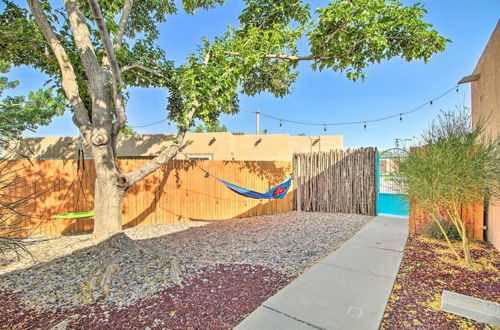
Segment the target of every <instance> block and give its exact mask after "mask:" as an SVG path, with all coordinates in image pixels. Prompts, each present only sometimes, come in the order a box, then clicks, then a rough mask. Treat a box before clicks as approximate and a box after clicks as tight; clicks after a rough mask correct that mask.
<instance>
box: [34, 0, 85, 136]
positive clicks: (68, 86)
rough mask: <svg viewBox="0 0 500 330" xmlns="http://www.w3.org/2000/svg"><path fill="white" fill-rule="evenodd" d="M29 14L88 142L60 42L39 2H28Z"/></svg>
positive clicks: (71, 73)
mask: <svg viewBox="0 0 500 330" xmlns="http://www.w3.org/2000/svg"><path fill="white" fill-rule="evenodd" d="M28 5H29V7H30V9H31V13H32V14H33V17H35V20H36V22H37V25H38V27H39V29H40V32H41V33H42V34H43V36H44V38H45V40H47V43H48V44H49V46H50V48H51V49H52V52H53V53H54V56H55V57H56V60H57V63H58V64H59V68H60V69H61V80H62V88H63V90H64V93H65V94H66V97H67V98H68V100H69V102H70V104H71V107H72V108H73V121H74V122H75V124H76V125H77V127H78V128H79V129H80V132H81V134H82V135H83V136H84V137H85V139H86V140H87V141H88V140H89V138H90V131H91V123H90V118H89V115H88V111H87V108H86V107H85V104H84V103H83V101H82V99H81V98H80V93H79V91H78V84H77V80H76V75H75V71H74V68H73V66H72V65H71V61H70V60H69V57H68V54H67V53H66V51H65V50H64V47H63V46H62V44H61V42H60V40H59V39H58V38H57V36H56V34H55V33H54V31H53V30H52V27H51V26H50V23H49V21H48V20H47V17H46V16H45V14H44V13H43V10H42V7H41V5H40V1H38V0H28Z"/></svg>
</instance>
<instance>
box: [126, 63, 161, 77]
mask: <svg viewBox="0 0 500 330" xmlns="http://www.w3.org/2000/svg"><path fill="white" fill-rule="evenodd" d="M133 69H139V70H142V71H145V72H148V73H151V74H153V75H155V76H157V77H160V78H164V79H168V77H165V75H163V74H162V73H160V72H158V71H156V70H153V69H151V68H148V67H147V66H145V65H142V64H138V63H134V64H129V65H124V66H122V67H121V69H120V72H121V73H124V72H126V71H129V70H133Z"/></svg>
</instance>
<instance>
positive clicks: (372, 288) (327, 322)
mask: <svg viewBox="0 0 500 330" xmlns="http://www.w3.org/2000/svg"><path fill="white" fill-rule="evenodd" d="M407 237H408V218H407V217H392V216H377V217H375V218H374V219H373V220H372V221H371V222H370V223H368V224H367V225H366V226H365V227H363V228H362V229H361V230H360V231H359V232H358V233H357V234H356V235H354V236H353V237H352V238H351V239H350V240H349V241H347V242H346V243H344V245H342V246H341V247H340V248H338V249H337V250H335V251H334V252H333V253H332V254H330V255H329V256H327V257H326V258H324V259H323V260H321V261H320V262H319V263H317V264H316V265H314V266H313V267H312V268H311V269H310V270H308V271H306V272H305V273H304V274H302V275H301V276H299V277H298V278H297V279H296V280H295V281H293V282H291V283H290V284H289V285H287V286H286V287H284V288H283V289H281V290H280V291H279V292H278V293H276V294H275V295H274V296H272V297H271V298H269V299H268V300H266V301H265V302H264V303H263V304H262V305H261V306H260V307H259V308H257V309H256V310H255V311H254V312H253V313H252V314H250V315H249V316H248V317H247V318H246V319H245V320H243V322H242V323H240V324H239V325H238V326H237V327H236V329H238V330H244V329H252V330H253V329H259V330H265V329H273V330H275V329H290V330H291V329H378V328H379V325H380V321H381V320H382V316H383V315H384V311H385V306H386V304H387V301H388V299H389V296H390V294H391V290H392V286H393V285H394V280H395V279H396V275H397V273H398V269H399V265H400V263H401V259H402V257H403V249H404V246H405V244H406V239H407Z"/></svg>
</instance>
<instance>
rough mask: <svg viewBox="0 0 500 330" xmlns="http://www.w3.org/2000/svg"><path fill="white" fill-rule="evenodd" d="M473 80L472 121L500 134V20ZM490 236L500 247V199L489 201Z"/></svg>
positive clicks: (488, 234) (488, 238)
mask: <svg viewBox="0 0 500 330" xmlns="http://www.w3.org/2000/svg"><path fill="white" fill-rule="evenodd" d="M472 74H473V75H479V79H477V80H475V81H472V83H471V84H472V85H471V95H472V96H471V97H472V122H473V125H477V124H478V123H479V122H481V121H482V122H484V124H485V134H488V135H491V136H498V135H500V21H499V22H498V24H497V26H496V28H495V30H494V31H493V34H492V35H491V37H490V40H489V41H488V44H487V45H486V48H485V49H484V52H483V54H482V55H481V58H480V59H479V62H478V63H477V65H476V68H475V69H474V72H473V73H472ZM486 222H487V231H486V239H487V240H488V241H490V242H491V243H492V244H493V245H494V246H495V247H496V248H497V249H498V250H500V199H498V198H497V199H493V200H490V201H489V207H488V214H487V219H486Z"/></svg>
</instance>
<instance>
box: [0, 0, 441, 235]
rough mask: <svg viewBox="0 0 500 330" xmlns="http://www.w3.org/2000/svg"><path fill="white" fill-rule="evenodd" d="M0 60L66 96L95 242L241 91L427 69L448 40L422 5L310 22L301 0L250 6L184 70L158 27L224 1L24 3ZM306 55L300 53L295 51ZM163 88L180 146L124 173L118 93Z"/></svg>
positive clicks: (350, 8) (370, 3)
mask: <svg viewBox="0 0 500 330" xmlns="http://www.w3.org/2000/svg"><path fill="white" fill-rule="evenodd" d="M3 2H4V6H5V8H4V10H3V12H2V14H1V15H0V55H1V57H2V58H6V59H8V60H10V61H12V62H13V63H14V64H15V65H23V64H25V65H31V66H33V67H35V68H37V69H39V70H40V71H41V72H43V73H45V74H47V75H48V76H49V77H50V79H51V80H50V83H51V84H52V86H54V87H55V88H58V90H59V91H61V92H64V94H65V96H66V98H67V100H68V102H69V103H70V105H71V110H72V111H73V121H74V123H75V125H76V126H77V127H78V128H79V130H80V133H81V135H82V136H83V138H84V139H85V140H86V141H87V142H88V143H89V145H90V146H91V150H92V155H93V158H94V161H95V168H96V174H97V180H96V184H95V187H96V190H95V198H94V201H95V222H94V223H95V225H94V236H95V238H96V239H98V240H102V239H104V238H106V237H109V236H110V235H114V234H116V233H120V232H121V230H122V220H121V204H122V201H123V196H124V194H125V192H126V191H127V189H128V188H130V186H132V185H133V184H135V183H136V182H138V181H139V180H141V179H143V178H144V177H145V176H147V175H149V174H151V173H152V172H154V171H155V170H157V169H158V168H160V167H161V166H162V165H163V164H165V163H166V162H167V161H168V160H169V159H171V158H172V157H174V156H175V154H176V153H177V151H178V149H179V147H180V146H182V143H183V140H184V136H185V133H186V131H187V130H188V129H189V128H190V127H191V126H192V125H193V120H195V119H199V120H201V121H203V122H205V123H210V122H213V121H214V120H215V119H217V118H218V117H219V115H220V114H221V113H227V114H234V113H236V112H237V111H238V93H239V92H241V93H243V94H246V95H255V94H258V93H260V92H263V91H268V92H270V93H272V94H273V95H275V96H276V97H283V96H285V95H286V94H288V93H289V92H290V87H291V85H292V84H293V83H294V82H295V80H296V78H297V75H298V72H297V71H296V68H297V65H298V63H299V62H301V61H309V62H310V63H311V66H312V68H313V69H314V70H323V69H331V70H333V71H341V72H345V74H346V76H347V77H348V78H349V79H352V80H356V79H359V78H364V77H365V69H366V68H367V67H368V66H369V65H370V64H372V63H378V62H380V61H381V60H384V59H386V60H388V59H391V58H393V57H401V58H403V59H405V60H407V61H412V60H416V59H422V60H424V61H427V60H428V59H429V58H430V57H431V56H432V55H433V54H434V53H436V52H439V51H443V50H444V47H445V44H446V42H447V40H446V39H445V38H443V37H441V36H440V35H439V34H438V33H437V32H436V31H435V30H432V28H431V25H429V24H427V23H425V22H424V21H423V16H424V14H425V9H424V8H423V6H422V5H421V4H415V5H412V6H403V5H402V4H401V2H399V1H398V0H356V1H354V0H348V1H340V0H334V1H332V2H331V3H330V4H328V5H327V6H326V7H324V8H320V9H317V10H316V15H312V11H311V8H310V6H309V5H307V4H305V3H304V2H303V1H301V0H279V1H275V0H273V1H271V0H246V1H245V5H246V6H245V8H244V9H243V11H242V12H241V14H240V15H239V17H238V19H239V26H228V27H227V29H226V32H225V33H224V34H223V35H221V36H219V37H216V38H213V39H212V40H209V39H206V38H205V39H203V40H201V43H200V44H199V46H198V50H197V51H196V52H195V53H193V54H191V55H189V56H188V57H187V58H186V61H185V62H184V63H183V64H180V65H176V64H174V63H173V62H172V61H170V60H168V59H167V57H166V53H165V51H164V50H163V49H162V48H160V47H159V46H158V45H157V44H156V41H157V38H158V36H159V33H160V31H159V30H158V25H159V24H160V23H163V22H165V20H166V18H167V16H168V15H173V14H175V13H176V12H177V11H178V10H181V9H183V10H184V11H185V12H186V13H188V14H193V15H194V14H195V12H196V11H197V10H199V9H212V8H215V7H217V6H218V5H222V4H223V3H224V2H225V1H224V0H183V1H182V2H181V5H180V6H182V8H178V7H177V6H176V2H174V1H173V0H170V1H156V0H155V1H153V0H141V1H137V0H116V1H99V2H98V1H97V0H88V1H83V0H64V1H63V2H64V7H62V8H54V7H52V4H54V3H57V2H56V1H48V0H27V3H28V6H29V9H26V8H22V7H21V6H19V5H17V4H15V3H14V2H12V1H9V0H3ZM303 37H306V38H307V39H308V43H309V45H310V48H309V50H308V53H307V54H305V55H299V54H298V53H299V52H298V46H297V42H298V41H299V40H300V39H302V38H303ZM130 86H139V87H150V86H155V87H164V88H167V89H168V91H169V97H168V106H167V111H168V117H169V118H170V120H172V121H174V122H176V123H177V125H178V133H177V137H176V139H175V143H174V144H173V145H172V146H171V147H170V148H167V149H165V150H164V151H163V152H161V153H160V154H159V155H158V156H157V157H155V158H154V159H152V160H151V161H150V162H148V163H146V164H144V165H143V166H141V167H140V168H138V169H136V170H134V171H131V172H128V173H122V172H121V171H120V169H119V168H118V165H117V161H116V139H117V136H118V134H119V132H120V131H121V130H122V129H123V128H124V127H125V125H126V123H127V117H126V113H125V105H124V103H125V102H124V93H123V91H124V89H125V88H126V87H130Z"/></svg>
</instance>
